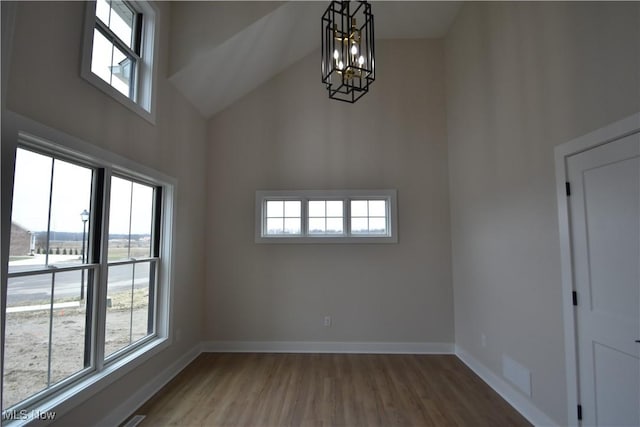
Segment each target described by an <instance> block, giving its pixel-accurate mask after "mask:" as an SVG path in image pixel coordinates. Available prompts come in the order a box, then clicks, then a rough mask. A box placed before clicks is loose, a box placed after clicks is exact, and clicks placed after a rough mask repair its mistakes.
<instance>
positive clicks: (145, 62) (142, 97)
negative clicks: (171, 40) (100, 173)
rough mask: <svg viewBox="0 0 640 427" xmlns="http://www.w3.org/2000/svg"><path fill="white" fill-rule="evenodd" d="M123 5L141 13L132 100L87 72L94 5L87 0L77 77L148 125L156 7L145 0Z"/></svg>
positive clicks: (155, 48)
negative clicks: (138, 58)
mask: <svg viewBox="0 0 640 427" xmlns="http://www.w3.org/2000/svg"><path fill="white" fill-rule="evenodd" d="M127 4H128V5H129V6H130V7H131V8H132V9H133V10H135V11H136V13H141V14H142V15H143V18H142V29H141V37H142V40H141V46H140V50H141V54H140V60H139V62H138V66H137V69H136V73H135V76H134V80H133V83H132V84H133V86H134V88H133V93H134V99H131V98H129V97H128V96H126V95H124V94H122V93H121V92H120V91H118V90H117V89H116V88H114V87H113V86H111V85H110V84H109V83H107V82H105V81H104V80H102V79H101V78H100V77H98V76H97V75H96V74H94V73H93V72H92V71H91V56H92V52H93V31H94V28H95V27H96V19H97V18H96V2H95V1H89V2H87V4H86V10H85V22H84V40H83V45H82V64H81V69H80V75H81V76H82V78H83V79H85V80H86V81H88V82H89V83H91V84H92V85H94V86H95V87H97V88H98V89H100V90H101V91H102V92H104V93H106V94H107V95H109V96H111V97H112V98H113V99H115V100H116V101H118V102H119V103H121V104H122V105H124V106H125V107H127V108H129V109H130V110H131V111H134V112H135V113H137V114H138V115H140V116H141V117H143V118H144V119H145V120H147V121H149V122H150V123H152V124H155V122H156V108H155V105H156V90H155V88H156V80H157V74H158V72H157V69H158V61H157V60H156V58H157V51H158V43H159V40H160V36H159V34H160V32H159V30H158V26H159V21H160V19H159V12H158V9H157V6H156V5H154V4H153V3H151V2H148V1H135V2H134V1H132V2H127Z"/></svg>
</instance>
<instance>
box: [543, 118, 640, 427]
mask: <svg viewBox="0 0 640 427" xmlns="http://www.w3.org/2000/svg"><path fill="white" fill-rule="evenodd" d="M638 132H640V112H638V113H636V114H632V115H631V116H629V117H626V118H624V119H622V120H619V121H617V122H615V123H612V124H610V125H607V126H605V127H602V128H600V129H598V130H595V131H593V132H590V133H588V134H586V135H583V136H581V137H578V138H576V139H573V140H571V141H569V142H565V143H563V144H560V145H558V146H556V147H555V149H554V153H555V167H556V198H557V202H558V227H559V234H560V262H561V268H562V269H561V271H562V304H563V305H562V311H563V318H564V346H565V369H566V382H567V425H569V426H578V425H579V424H580V422H579V421H578V417H577V408H578V364H577V335H576V318H575V310H574V306H573V295H572V292H573V291H574V290H575V287H574V285H573V280H574V279H573V276H574V275H573V263H572V248H571V228H570V220H569V201H568V198H567V190H566V182H567V181H568V176H567V158H568V157H569V156H572V155H574V154H578V153H581V152H583V151H587V150H590V149H592V148H595V147H598V146H600V145H604V144H607V143H609V142H612V141H615V140H617V139H620V138H623V137H625V136H628V135H631V134H634V133H638Z"/></svg>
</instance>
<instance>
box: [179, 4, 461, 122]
mask: <svg viewBox="0 0 640 427" xmlns="http://www.w3.org/2000/svg"><path fill="white" fill-rule="evenodd" d="M327 5H328V2H302V1H301V2H286V3H283V2H175V3H173V4H172V23H171V30H172V44H171V52H172V55H171V59H170V69H171V70H172V75H171V77H170V78H169V79H170V80H171V81H172V82H173V84H174V85H175V86H176V87H177V88H178V90H179V91H180V92H182V93H183V94H184V96H185V97H186V98H187V99H189V100H190V101H191V102H192V103H193V105H194V106H195V107H196V108H197V109H198V110H199V111H200V113H202V115H203V116H205V117H207V118H209V117H212V116H213V115H215V114H216V113H217V112H219V111H221V110H222V109H224V108H226V107H227V106H229V105H231V104H232V103H233V102H235V101H236V100H237V99H239V98H241V97H242V96H244V95H246V94H247V93H249V92H250V91H252V90H253V89H255V88H256V87H258V86H260V85H261V84H263V83H264V82H266V81H268V80H269V79H271V78H272V77H273V76H275V75H276V74H278V73H280V72H281V71H283V70H284V69H286V68H287V67H289V66H291V65H292V64H293V63H295V62H296V61H298V60H300V59H302V58H303V57H305V56H306V55H308V54H309V53H311V52H313V51H314V50H315V49H317V48H319V46H320V18H321V17H322V14H323V12H324V10H325V9H326V8H327ZM460 5H461V3H460V2H428V1H424V2H421V1H415V2H405V1H379V2H378V1H376V2H372V3H371V10H372V12H373V15H374V19H375V32H376V34H375V36H376V39H406V38H437V37H442V36H444V35H445V33H446V31H447V30H448V28H449V26H450V25H451V23H452V22H453V19H454V18H455V16H456V14H457V12H458V10H459V8H460Z"/></svg>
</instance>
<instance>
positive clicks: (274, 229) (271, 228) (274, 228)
mask: <svg viewBox="0 0 640 427" xmlns="http://www.w3.org/2000/svg"><path fill="white" fill-rule="evenodd" d="M283 222H284V221H283V219H282V218H268V219H267V234H282V233H284V224H283Z"/></svg>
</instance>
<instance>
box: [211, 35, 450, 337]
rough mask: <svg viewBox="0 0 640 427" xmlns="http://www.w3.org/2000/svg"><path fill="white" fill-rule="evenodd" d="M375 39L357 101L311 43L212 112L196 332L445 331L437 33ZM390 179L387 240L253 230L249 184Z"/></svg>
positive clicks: (361, 183)
mask: <svg viewBox="0 0 640 427" xmlns="http://www.w3.org/2000/svg"><path fill="white" fill-rule="evenodd" d="M376 49H377V58H376V69H377V72H379V76H380V78H379V79H377V80H376V81H375V83H374V84H373V85H372V89H371V91H370V92H369V93H368V94H367V95H365V96H364V97H363V98H362V99H361V100H360V101H358V103H357V104H355V105H349V104H345V103H340V102H339V101H333V100H329V99H328V97H327V93H326V91H325V89H324V87H323V86H322V83H321V82H320V73H319V70H318V57H319V52H317V51H316V52H314V53H313V54H311V55H309V56H308V57H306V58H305V59H303V60H302V61H300V62H298V63H296V64H295V65H294V66H292V67H291V68H289V69H287V70H286V71H285V72H283V73H281V74H280V75H278V76H277V77H275V78H274V79H272V80H271V81H269V82H268V83H267V84H265V85H263V86H261V87H260V88H258V89H257V90H255V91H254V92H253V93H251V94H249V95H248V96H246V97H244V98H243V99H242V100H240V101H239V102H237V103H235V104H234V105H233V106H231V107H230V108H228V109H227V110H225V111H224V112H222V113H220V114H218V115H217V116H216V117H214V118H213V119H212V120H211V121H210V123H209V158H208V163H209V168H208V171H209V179H208V184H209V185H208V191H209V195H208V200H209V206H208V210H207V212H208V218H210V220H211V222H210V225H209V227H208V236H207V249H208V258H207V259H208V262H207V264H208V270H207V289H206V304H207V310H206V326H205V335H204V339H205V341H220V340H222V341H225V340H230V341H356V342H421V343H425V342H446V343H452V342H453V300H452V289H451V277H450V268H451V261H450V235H449V200H448V185H447V176H448V172H447V148H446V138H445V114H444V113H445V99H444V75H443V61H444V57H443V46H442V42H441V41H431V40H429V41H428V40H411V41H410V40H396V41H382V42H379V43H378V44H377V45H376ZM406 64H410V67H407V66H406ZM387 188H396V189H397V190H398V210H399V217H398V218H399V222H398V224H399V243H398V244H386V245H385V244H382V245H274V244H255V243H254V194H255V191H256V190H286V189H387ZM324 315H330V316H332V319H333V325H332V326H331V327H330V328H325V327H324V326H323V325H322V318H323V316H324Z"/></svg>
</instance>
